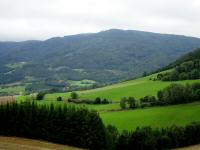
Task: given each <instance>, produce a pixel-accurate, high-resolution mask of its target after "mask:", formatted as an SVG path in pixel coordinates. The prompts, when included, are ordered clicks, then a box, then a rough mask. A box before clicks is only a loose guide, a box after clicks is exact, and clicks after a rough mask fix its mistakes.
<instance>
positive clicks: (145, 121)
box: [100, 102, 200, 131]
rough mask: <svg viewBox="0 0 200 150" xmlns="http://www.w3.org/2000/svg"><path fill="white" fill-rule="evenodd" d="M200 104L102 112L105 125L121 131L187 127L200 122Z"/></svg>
mask: <svg viewBox="0 0 200 150" xmlns="http://www.w3.org/2000/svg"><path fill="white" fill-rule="evenodd" d="M199 114H200V103H197V102H196V103H190V104H181V105H174V106H165V107H152V108H145V109H136V110H128V111H110V112H101V113H100V116H101V118H102V119H103V122H104V123H105V124H111V125H114V126H116V127H117V128H118V129H119V130H120V131H122V130H125V129H126V130H134V129H135V128H136V127H138V126H139V127H143V126H151V127H153V128H161V127H167V126H171V125H186V124H189V123H191V122H194V121H200V117H199Z"/></svg>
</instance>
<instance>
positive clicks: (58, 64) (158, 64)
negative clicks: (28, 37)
mask: <svg viewBox="0 0 200 150" xmlns="http://www.w3.org/2000/svg"><path fill="white" fill-rule="evenodd" d="M198 47H200V39H199V38H194V37H186V36H179V35H168V34H157V33H151V32H142V31H134V30H118V29H111V30H107V31H102V32H99V33H91V34H79V35H72V36H65V37H55V38H51V39H48V40H45V41H24V42H0V84H13V83H15V84H16V83H25V84H27V83H37V84H40V83H42V84H45V86H52V85H53V86H55V85H56V86H61V87H62V86H66V84H67V83H66V82H67V81H68V80H83V79H88V80H94V81H96V82H98V83H111V82H116V81H119V80H122V79H128V78H130V77H136V76H139V75H142V73H143V72H144V71H146V72H151V71H153V70H157V69H159V68H162V67H164V66H166V65H168V64H169V63H171V62H173V61H174V60H176V59H177V58H178V57H180V56H181V55H183V54H185V53H188V52H190V51H192V50H193V49H196V48H198ZM60 83H61V84H60Z"/></svg>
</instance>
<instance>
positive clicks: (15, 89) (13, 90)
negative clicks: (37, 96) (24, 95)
mask: <svg viewBox="0 0 200 150" xmlns="http://www.w3.org/2000/svg"><path fill="white" fill-rule="evenodd" d="M24 91H25V86H13V87H5V88H2V87H0V93H14V94H20V93H21V92H24Z"/></svg>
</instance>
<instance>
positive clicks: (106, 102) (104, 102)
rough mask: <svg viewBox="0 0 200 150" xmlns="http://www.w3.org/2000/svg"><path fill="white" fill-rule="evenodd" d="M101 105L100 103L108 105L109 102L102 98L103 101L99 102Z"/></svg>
mask: <svg viewBox="0 0 200 150" xmlns="http://www.w3.org/2000/svg"><path fill="white" fill-rule="evenodd" d="M101 103H102V104H109V103H110V102H109V101H108V100H107V99H106V98H104V99H103V100H102V101H101Z"/></svg>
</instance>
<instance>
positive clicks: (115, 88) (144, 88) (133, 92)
mask: <svg viewBox="0 0 200 150" xmlns="http://www.w3.org/2000/svg"><path fill="white" fill-rule="evenodd" d="M154 76H155V74H154V75H151V76H147V77H143V78H139V79H135V80H130V81H125V82H121V83H118V84H114V85H110V86H106V87H102V88H97V89H92V90H86V91H78V92H77V93H78V94H79V97H80V98H88V99H95V98H96V97H100V98H107V99H109V100H112V101H119V100H120V99H121V98H122V97H129V96H133V97H135V98H141V97H143V96H146V95H155V96H156V94H157V91H159V90H161V89H163V88H165V87H167V86H168V85H170V84H172V83H181V84H187V83H194V82H200V80H184V81H176V82H167V81H166V82H163V81H152V80H150V78H153V77H154ZM58 96H62V97H63V98H64V99H67V98H68V97H69V96H70V93H53V94H47V95H46V96H45V100H55V99H56V98H57V97H58Z"/></svg>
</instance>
